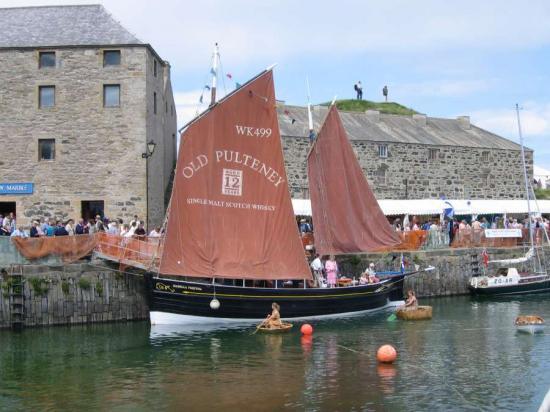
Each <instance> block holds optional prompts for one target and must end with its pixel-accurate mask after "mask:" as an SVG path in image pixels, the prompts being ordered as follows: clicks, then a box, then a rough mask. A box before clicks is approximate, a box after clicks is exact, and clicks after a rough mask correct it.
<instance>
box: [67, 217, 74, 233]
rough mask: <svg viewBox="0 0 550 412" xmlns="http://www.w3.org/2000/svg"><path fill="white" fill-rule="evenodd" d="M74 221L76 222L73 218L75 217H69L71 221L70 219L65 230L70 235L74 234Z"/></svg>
mask: <svg viewBox="0 0 550 412" xmlns="http://www.w3.org/2000/svg"><path fill="white" fill-rule="evenodd" d="M73 223H74V220H73V219H69V221H68V222H67V224H66V225H65V230H66V231H67V233H68V234H69V236H74V228H73Z"/></svg>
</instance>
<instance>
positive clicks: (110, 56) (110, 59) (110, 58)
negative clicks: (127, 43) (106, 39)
mask: <svg viewBox="0 0 550 412" xmlns="http://www.w3.org/2000/svg"><path fill="white" fill-rule="evenodd" d="M119 64H120V50H105V51H104V52H103V66H104V67H105V66H118V65H119Z"/></svg>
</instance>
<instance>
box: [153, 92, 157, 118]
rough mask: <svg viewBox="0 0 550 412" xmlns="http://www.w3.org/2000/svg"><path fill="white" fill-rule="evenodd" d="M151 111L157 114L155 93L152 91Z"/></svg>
mask: <svg viewBox="0 0 550 412" xmlns="http://www.w3.org/2000/svg"><path fill="white" fill-rule="evenodd" d="M153 113H155V114H157V93H153Z"/></svg>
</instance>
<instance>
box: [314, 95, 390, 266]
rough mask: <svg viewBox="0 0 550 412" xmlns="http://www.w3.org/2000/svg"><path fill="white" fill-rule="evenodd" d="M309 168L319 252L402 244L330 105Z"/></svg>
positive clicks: (360, 249)
mask: <svg viewBox="0 0 550 412" xmlns="http://www.w3.org/2000/svg"><path fill="white" fill-rule="evenodd" d="M307 165H308V178H309V192H310V197H311V209H312V215H313V225H314V226H313V227H314V233H315V247H316V249H317V252H319V253H320V254H323V255H328V254H342V253H360V252H368V251H373V250H377V249H380V248H383V247H388V246H394V245H397V244H399V243H400V241H399V238H398V236H397V234H396V233H395V232H394V231H393V230H392V227H391V226H390V224H389V223H388V221H387V219H386V217H385V216H384V213H383V212H382V209H380V206H379V205H378V201H377V200H376V198H375V197H374V194H373V192H372V190H371V189H370V187H369V184H368V182H367V179H366V178H365V176H364V175H363V171H362V170H361V166H359V162H358V161H357V158H356V157H355V153H354V152H353V149H352V147H351V144H350V142H349V139H348V137H347V134H346V131H345V129H344V125H343V124H342V121H341V120H340V116H339V114H338V110H337V109H336V107H335V106H334V105H333V106H332V107H331V108H330V110H329V112H328V114H327V117H326V119H325V122H324V124H323V126H322V127H321V130H320V131H319V134H318V136H317V139H316V141H315V143H314V145H313V147H312V149H311V151H310V153H309V156H308V162H307Z"/></svg>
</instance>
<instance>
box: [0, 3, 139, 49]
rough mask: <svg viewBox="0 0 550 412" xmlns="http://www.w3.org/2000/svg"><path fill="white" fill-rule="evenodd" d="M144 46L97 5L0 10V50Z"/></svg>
mask: <svg viewBox="0 0 550 412" xmlns="http://www.w3.org/2000/svg"><path fill="white" fill-rule="evenodd" d="M125 44H127V45H130V44H132V45H135V44H143V45H145V44H144V43H143V42H141V41H140V40H139V39H138V38H137V37H135V36H134V35H133V34H132V33H130V32H129V31H128V30H126V29H125V28H124V27H123V26H122V25H121V24H120V23H119V22H117V21H116V20H115V19H114V18H113V16H111V15H110V14H109V13H108V12H107V10H105V8H104V7H103V6H101V5H99V4H93V5H78V6H76V5H75V6H44V7H14V8H0V48H23V47H33V48H34V47H54V46H92V45H93V46H99V45H125Z"/></svg>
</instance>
